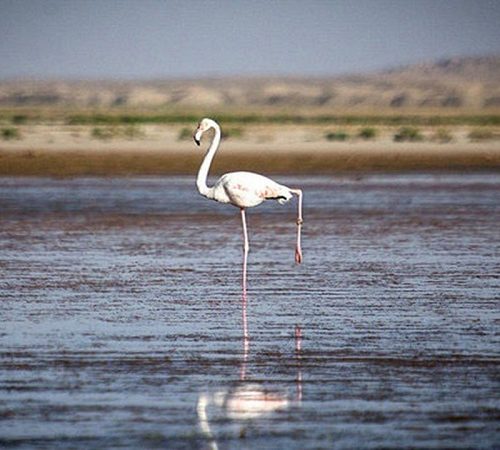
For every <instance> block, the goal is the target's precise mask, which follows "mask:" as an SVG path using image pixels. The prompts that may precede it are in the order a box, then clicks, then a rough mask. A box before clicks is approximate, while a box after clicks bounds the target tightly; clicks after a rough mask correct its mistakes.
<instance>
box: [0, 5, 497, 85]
mask: <svg viewBox="0 0 500 450" xmlns="http://www.w3.org/2000/svg"><path fill="white" fill-rule="evenodd" d="M492 53H497V54H498V53H500V1H499V0H346V1H343V0H330V1H327V0H324V1H319V0H297V1H295V0H288V1H286V0H281V1H278V0H263V1H260V0H233V1H230V0H219V1H201V0H191V1H189V0H183V1H173V0H172V1H171V0H163V1H162V0H136V1H134V0H0V77H1V78H7V77H16V76H24V77H93V78H96V77H97V78H103V77H105V78H113V77H119V78H134V77H142V78H155V77H182V76H192V77H195V76H203V75H205V76H206V75H209V76H217V75H255V74H275V75H281V74H290V75H328V74H339V73H346V72H362V71H365V70H374V69H380V68H386V67H388V66H389V67H390V66H395V65H399V64H405V63H410V62H418V61H422V60H429V59H431V60H432V59H435V58H440V57H443V56H454V55H476V54H492Z"/></svg>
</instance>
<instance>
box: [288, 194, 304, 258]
mask: <svg viewBox="0 0 500 450" xmlns="http://www.w3.org/2000/svg"><path fill="white" fill-rule="evenodd" d="M290 192H292V193H294V194H295V195H297V197H298V202H297V205H298V206H297V245H296V246H295V262H296V263H297V264H300V263H301V262H302V246H301V231H302V224H303V223H304V220H303V219H302V197H303V195H302V190H301V189H290Z"/></svg>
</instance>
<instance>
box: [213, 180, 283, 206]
mask: <svg viewBox="0 0 500 450" xmlns="http://www.w3.org/2000/svg"><path fill="white" fill-rule="evenodd" d="M212 189H213V191H212V192H213V197H211V198H213V199H214V200H216V201H218V202H220V203H230V204H231V205H234V206H237V207H238V208H251V207H253V206H257V205H260V204H261V203H262V202H263V201H265V200H271V199H272V200H278V202H279V203H281V204H283V203H285V202H287V201H288V200H290V199H291V198H292V194H291V192H290V189H288V188H287V187H286V186H283V185H281V184H279V183H276V182H275V181H273V180H271V179H270V178H267V177H265V176H263V175H260V174H258V173H253V172H230V173H226V174H225V175H222V176H221V177H220V178H219V179H218V180H217V182H216V183H215V184H214V186H213V188H212Z"/></svg>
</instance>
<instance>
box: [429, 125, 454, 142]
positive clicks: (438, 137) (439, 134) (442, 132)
mask: <svg viewBox="0 0 500 450" xmlns="http://www.w3.org/2000/svg"><path fill="white" fill-rule="evenodd" d="M432 140H433V141H437V142H440V143H442V144H445V143H446V142H451V141H452V140H453V136H452V134H451V133H450V131H448V130H446V129H445V128H439V129H438V130H436V132H435V133H434V134H433V135H432Z"/></svg>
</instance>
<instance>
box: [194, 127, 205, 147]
mask: <svg viewBox="0 0 500 450" xmlns="http://www.w3.org/2000/svg"><path fill="white" fill-rule="evenodd" d="M202 133H203V132H202V131H201V130H198V129H197V130H196V132H195V133H194V135H193V139H194V142H196V145H198V146H199V145H200V142H201V135H202Z"/></svg>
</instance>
